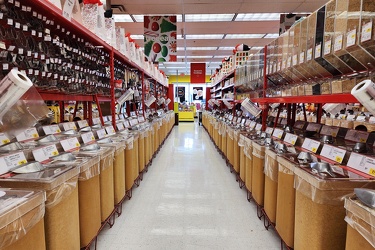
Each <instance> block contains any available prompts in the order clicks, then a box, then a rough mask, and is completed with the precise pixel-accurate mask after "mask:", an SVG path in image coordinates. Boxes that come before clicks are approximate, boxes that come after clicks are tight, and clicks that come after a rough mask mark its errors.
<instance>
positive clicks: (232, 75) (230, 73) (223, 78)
mask: <svg viewBox="0 0 375 250" xmlns="http://www.w3.org/2000/svg"><path fill="white" fill-rule="evenodd" d="M234 72H235V70H234V69H233V70H232V71H230V72H229V73H228V74H227V75H226V76H223V77H222V78H221V79H220V80H219V81H217V82H216V83H215V84H214V85H212V87H215V86H216V85H218V84H219V83H221V82H222V81H224V80H225V79H229V78H232V77H234Z"/></svg>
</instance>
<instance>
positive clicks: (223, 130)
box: [220, 122, 227, 156]
mask: <svg viewBox="0 0 375 250" xmlns="http://www.w3.org/2000/svg"><path fill="white" fill-rule="evenodd" d="M220 130H221V131H220V132H221V145H220V150H221V152H223V154H224V155H225V156H227V128H226V124H225V123H224V122H221V126H220Z"/></svg>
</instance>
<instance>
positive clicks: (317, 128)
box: [306, 123, 322, 133]
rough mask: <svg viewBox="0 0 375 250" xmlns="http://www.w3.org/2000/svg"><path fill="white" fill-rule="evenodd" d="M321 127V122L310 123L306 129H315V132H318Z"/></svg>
mask: <svg viewBox="0 0 375 250" xmlns="http://www.w3.org/2000/svg"><path fill="white" fill-rule="evenodd" d="M321 127H322V125H321V124H318V123H309V125H307V128H306V130H307V131H315V132H317V133H318V132H319V130H320V128H321Z"/></svg>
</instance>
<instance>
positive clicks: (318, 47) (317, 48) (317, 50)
mask: <svg viewBox="0 0 375 250" xmlns="http://www.w3.org/2000/svg"><path fill="white" fill-rule="evenodd" d="M321 53H322V44H321V43H319V44H318V45H316V46H315V55H314V58H319V57H320V56H321V55H322V54H321Z"/></svg>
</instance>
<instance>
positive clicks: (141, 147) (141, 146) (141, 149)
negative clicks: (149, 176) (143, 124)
mask: <svg viewBox="0 0 375 250" xmlns="http://www.w3.org/2000/svg"><path fill="white" fill-rule="evenodd" d="M146 132H147V131H144V130H142V131H139V139H138V164H139V173H141V172H143V170H144V169H145V165H146V159H145V137H146Z"/></svg>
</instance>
